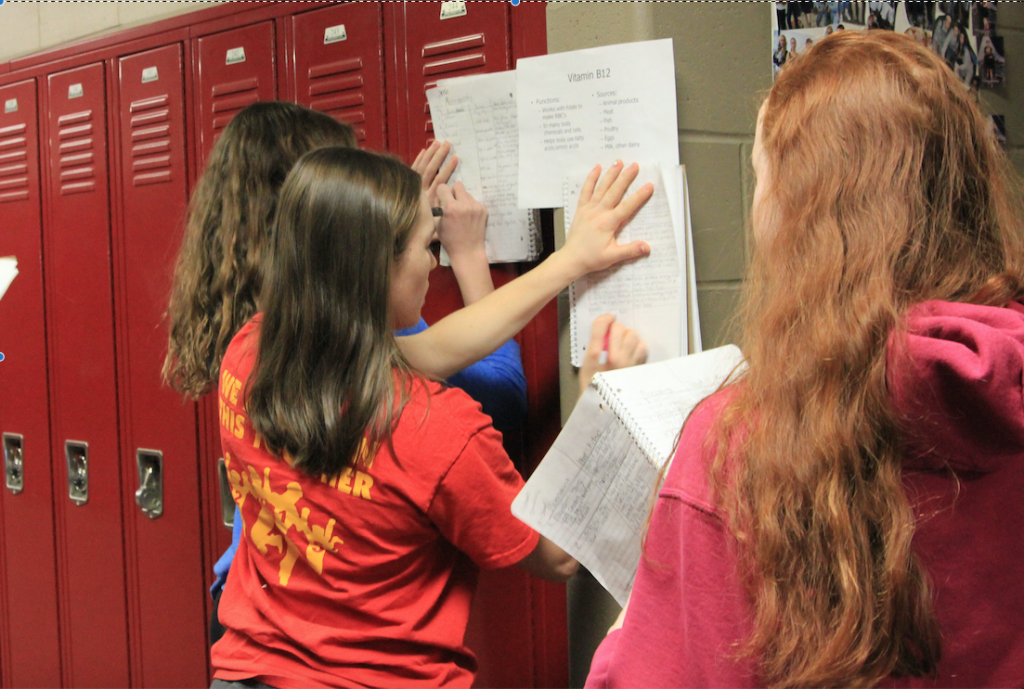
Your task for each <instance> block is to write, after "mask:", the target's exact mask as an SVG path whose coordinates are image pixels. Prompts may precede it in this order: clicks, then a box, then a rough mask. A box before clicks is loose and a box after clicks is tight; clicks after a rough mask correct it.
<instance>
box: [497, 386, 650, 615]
mask: <svg viewBox="0 0 1024 689" xmlns="http://www.w3.org/2000/svg"><path fill="white" fill-rule="evenodd" d="M657 481H658V469H657V468H656V467H655V466H654V465H653V464H651V463H650V462H648V461H647V459H646V458H645V457H644V454H643V452H641V451H640V448H638V447H637V446H636V444H635V443H633V440H632V438H631V437H630V435H629V433H628V432H627V431H626V428H625V426H623V425H622V424H621V423H620V422H619V421H618V420H617V419H616V417H615V415H614V414H613V413H612V412H611V411H609V410H608V409H607V408H605V409H602V408H601V399H600V397H599V396H598V394H597V391H596V390H594V389H593V388H589V389H588V390H587V391H586V392H585V393H584V394H583V397H581V398H580V401H579V402H578V403H577V404H576V409H575V410H574V411H573V413H572V416H570V417H569V420H568V421H567V422H566V424H565V428H563V429H562V433H561V434H560V435H559V436H558V440H556V441H555V444H554V446H552V448H551V450H550V451H549V452H548V454H547V456H545V457H544V461H543V462H541V464H540V466H538V467H537V470H536V471H534V472H533V476H531V477H530V480H529V482H528V483H527V484H526V486H525V487H524V488H523V490H522V491H520V493H519V495H518V496H517V497H516V499H515V500H514V501H513V502H512V514H514V515H515V516H516V517H518V518H519V519H521V520H522V521H523V522H525V523H526V524H529V525H530V526H532V527H533V528H534V529H536V530H537V531H539V532H540V533H542V534H543V535H544V536H546V537H547V538H548V539H550V540H551V541H553V542H554V543H556V544H557V545H558V546H559V547H561V548H562V549H563V550H565V551H566V552H567V553H569V554H570V555H572V556H573V557H575V558H576V559H577V560H579V562H580V564H582V565H583V566H584V567H586V568H587V569H588V570H589V571H590V573H591V574H593V575H594V578H595V579H597V581H598V582H599V583H600V584H601V585H602V586H604V587H605V589H607V590H608V592H609V593H611V594H612V596H614V598H615V600H617V601H618V602H619V605H625V602H626V600H628V598H629V592H630V591H631V590H632V588H633V579H634V577H635V576H636V568H637V564H638V563H639V562H640V544H641V542H642V538H643V532H644V525H645V523H646V521H647V515H648V513H649V512H650V510H651V505H652V502H653V499H654V496H655V491H656V486H657Z"/></svg>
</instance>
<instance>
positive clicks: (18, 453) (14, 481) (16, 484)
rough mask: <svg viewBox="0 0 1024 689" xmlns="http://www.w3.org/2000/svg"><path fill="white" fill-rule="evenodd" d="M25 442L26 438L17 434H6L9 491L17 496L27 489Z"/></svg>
mask: <svg viewBox="0 0 1024 689" xmlns="http://www.w3.org/2000/svg"><path fill="white" fill-rule="evenodd" d="M23 441H24V438H23V437H22V436H21V435H18V434H17V433H4V473H5V474H6V476H7V490H9V491H11V492H12V493H14V494H15V495H17V494H18V493H20V492H21V491H22V490H24V489H25V465H24V454H23V451H22V446H23Z"/></svg>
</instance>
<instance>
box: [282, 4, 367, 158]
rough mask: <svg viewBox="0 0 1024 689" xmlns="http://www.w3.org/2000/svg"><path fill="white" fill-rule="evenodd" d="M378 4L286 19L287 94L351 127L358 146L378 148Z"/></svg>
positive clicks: (351, 5) (356, 5) (343, 7)
mask: <svg viewBox="0 0 1024 689" xmlns="http://www.w3.org/2000/svg"><path fill="white" fill-rule="evenodd" d="M382 20H383V18H382V12H381V5H380V4H379V3H375V2H352V3H347V4H344V5H337V6H334V7H327V8H324V9H321V10H317V11H315V12H306V13H304V14H299V15H296V16H294V17H289V18H288V19H287V20H286V21H287V22H288V25H289V40H290V44H291V46H292V50H291V51H289V56H288V57H289V60H290V62H291V63H292V64H291V65H290V68H289V70H288V74H289V80H290V82H291V83H290V84H289V88H288V93H289V94H290V96H291V97H292V98H293V99H294V100H295V102H296V103H299V104H301V105H305V106H306V107H309V108H313V109H314V110H322V111H323V112H326V113H328V114H329V115H332V116H333V117H336V118H338V119H339V120H341V121H342V122H348V123H349V124H351V125H352V126H353V127H354V128H355V130H356V137H357V138H358V139H359V146H360V148H367V149H372V150H383V149H384V148H385V146H386V143H387V136H386V126H385V125H386V123H385V120H384V39H383V33H382V31H383V26H382Z"/></svg>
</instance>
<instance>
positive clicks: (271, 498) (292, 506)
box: [225, 457, 344, 586]
mask: <svg viewBox="0 0 1024 689" xmlns="http://www.w3.org/2000/svg"><path fill="white" fill-rule="evenodd" d="M225 464H226V465H227V467H228V480H229V481H230V483H231V492H232V494H233V495H234V498H235V502H236V503H238V506H239V508H241V507H242V506H243V505H244V504H245V501H246V499H247V498H248V497H249V496H252V497H253V498H254V499H255V500H256V501H258V502H259V503H260V512H259V516H258V517H257V519H256V523H255V524H253V525H252V527H251V528H249V527H248V525H245V526H246V528H247V530H248V534H249V540H250V541H252V544H253V545H254V546H256V549H257V550H259V552H260V554H261V555H265V556H266V555H269V554H270V548H274V549H275V550H277V552H278V553H280V554H281V559H280V561H279V562H278V580H279V582H280V584H281V586H287V585H288V581H289V579H290V578H291V575H292V569H293V568H294V567H295V563H296V561H298V559H299V557H301V556H302V553H301V551H300V550H299V546H298V545H296V543H295V541H294V540H293V539H291V538H289V537H288V532H289V531H291V530H292V529H295V530H296V531H297V532H298V533H299V534H302V536H303V537H304V538H305V541H306V549H305V559H306V562H307V563H308V564H309V566H310V567H312V568H313V571H314V572H316V573H317V574H323V567H324V554H325V553H328V552H331V553H333V552H337V548H338V545H339V544H343V543H344V541H343V540H342V539H341V538H338V537H336V536H334V535H333V533H334V525H335V520H334V519H333V518H332V519H330V520H328V522H327V525H326V526H319V525H317V524H310V519H309V516H310V509H309V508H308V507H304V508H302V510H301V513H300V511H299V507H298V502H299V500H301V499H302V486H301V485H299V484H298V483H296V482H294V481H293V482H290V483H288V484H287V485H286V486H285V489H284V491H283V492H281V493H278V492H276V491H275V490H274V487H273V486H272V485H271V472H270V468H269V467H265V468H264V469H263V476H262V477H261V476H260V475H259V472H258V471H257V470H256V469H255V468H254V467H251V466H246V467H244V468H242V467H239V469H240V470H239V471H236V470H235V467H234V466H233V463H232V462H231V461H230V457H225ZM296 535H297V534H296Z"/></svg>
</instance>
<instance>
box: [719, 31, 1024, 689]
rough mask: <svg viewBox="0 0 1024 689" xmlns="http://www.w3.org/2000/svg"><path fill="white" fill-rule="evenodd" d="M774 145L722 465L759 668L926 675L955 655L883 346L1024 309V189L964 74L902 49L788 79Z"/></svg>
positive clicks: (839, 56)
mask: <svg viewBox="0 0 1024 689" xmlns="http://www.w3.org/2000/svg"><path fill="white" fill-rule="evenodd" d="M760 127H761V130H760V137H761V143H762V150H763V152H764V156H765V157H764V160H765V161H766V166H767V169H768V174H767V176H766V179H764V180H762V181H761V183H762V184H766V185H767V187H766V189H765V196H764V198H766V199H767V201H766V203H768V204H769V205H770V206H771V209H770V210H771V213H770V217H771V222H770V224H771V227H770V228H765V227H762V226H760V225H763V224H765V222H766V221H765V219H764V217H760V218H759V217H758V215H759V214H755V216H754V218H753V221H754V230H755V236H757V237H759V240H758V246H757V247H756V251H755V252H754V258H753V260H752V263H751V266H750V271H749V275H748V280H747V282H746V285H745V289H744V296H743V300H742V305H741V312H740V313H741V315H740V318H741V324H742V332H743V336H742V345H743V350H744V353H745V355H746V358H747V361H748V363H749V366H750V368H749V371H748V373H747V374H746V375H745V377H744V378H743V379H742V381H741V382H740V383H739V384H738V385H737V386H736V389H735V391H734V393H735V394H733V396H732V397H731V398H730V400H729V402H728V404H727V407H726V409H725V410H724V413H723V414H722V416H721V417H720V419H719V422H718V425H717V427H716V433H715V436H714V440H713V442H717V446H713V447H712V449H714V450H715V452H716V455H715V462H714V465H713V467H712V480H713V485H714V486H715V490H716V494H717V499H718V500H719V503H720V505H721V506H722V507H723V509H724V510H725V512H726V514H727V515H728V519H729V524H730V528H731V529H732V531H733V533H734V534H735V536H736V537H737V539H738V543H739V557H740V566H741V572H742V573H743V575H744V576H745V580H746V584H747V587H748V592H749V595H750V597H751V600H752V602H753V607H754V618H753V623H754V634H753V637H752V638H751V639H750V646H749V648H748V649H746V650H747V652H750V653H752V654H754V656H755V657H757V658H758V659H759V662H760V668H761V674H762V681H765V682H766V683H768V684H770V685H773V686H836V685H839V686H870V685H874V684H876V683H878V682H879V681H880V680H882V679H883V678H885V677H886V676H889V675H915V676H922V675H928V674H931V673H933V672H934V671H935V669H936V665H937V663H938V661H939V658H940V655H941V639H940V632H939V629H938V627H937V623H936V619H935V614H934V612H933V606H932V599H931V593H930V591H929V584H928V577H927V574H926V572H925V571H924V569H923V567H922V566H921V564H920V563H919V562H918V561H917V559H916V557H915V555H914V551H913V549H912V547H911V544H912V539H913V536H914V530H915V514H914V510H913V508H912V506H911V504H910V502H909V501H908V498H907V496H906V494H905V492H904V489H903V487H902V484H901V469H900V467H901V457H902V452H903V446H902V438H901V425H900V419H899V417H898V414H897V412H896V410H894V409H893V408H892V407H891V405H890V400H889V397H888V395H887V391H886V351H887V343H888V342H889V339H890V337H893V336H894V337H896V338H897V339H896V342H898V341H899V328H900V323H901V321H902V319H903V317H904V316H905V314H906V312H907V310H908V309H909V308H910V307H911V306H912V305H914V304H917V303H919V302H922V301H926V300H931V299H944V300H950V301H970V302H974V303H981V304H1005V303H1007V302H1009V301H1010V300H1012V299H1017V298H1019V297H1020V296H1021V294H1022V292H1024V289H1022V288H1024V266H1022V261H1024V241H1022V236H1024V232H1022V227H1021V220H1020V218H1021V214H1020V210H1019V206H1018V205H1017V201H1016V200H1015V199H1016V198H1017V193H1016V189H1011V188H1010V187H1011V186H1014V187H1016V186H1017V184H1018V183H1017V182H1016V179H1017V178H1016V177H1015V176H1014V175H1013V174H1012V172H1011V170H1010V168H1009V165H1008V163H1007V161H1006V158H1005V155H1004V154H1003V153H1002V152H1001V150H1000V149H999V148H998V146H997V145H996V144H995V142H994V140H993V138H992V137H991V136H990V134H989V125H988V122H987V119H986V118H985V117H984V116H983V115H982V113H981V112H980V111H979V109H978V107H977V106H976V105H975V103H974V102H972V100H971V99H970V98H969V95H968V93H967V92H966V91H965V90H964V89H963V87H962V86H961V85H960V84H959V83H958V82H957V81H956V80H955V79H954V77H953V74H952V73H951V72H950V70H949V69H948V68H947V67H946V65H945V64H944V63H943V62H942V61H941V60H940V59H939V58H938V57H937V56H936V55H934V54H932V53H931V52H929V51H928V50H927V49H925V48H922V47H921V46H920V45H918V44H916V43H915V42H914V41H912V40H910V39H908V38H905V37H903V36H900V35H895V34H891V33H887V32H880V31H879V32H874V31H872V32H868V33H865V34H861V33H854V32H849V31H847V32H838V33H836V34H834V35H832V36H830V37H828V38H826V39H824V40H823V41H822V42H820V43H819V44H818V45H816V46H815V47H814V48H813V49H812V50H811V51H809V52H808V54H807V55H805V56H803V57H802V58H801V59H800V60H798V61H797V62H796V63H795V64H793V65H789V66H787V67H786V69H785V70H783V71H782V72H781V74H780V75H779V78H778V80H777V81H776V83H775V85H774V87H773V88H772V90H771V92H770V94H769V95H768V98H767V101H766V102H765V105H764V108H763V113H762V120H761V123H760ZM1011 180H1012V181H1011ZM760 215H764V214H760Z"/></svg>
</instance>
